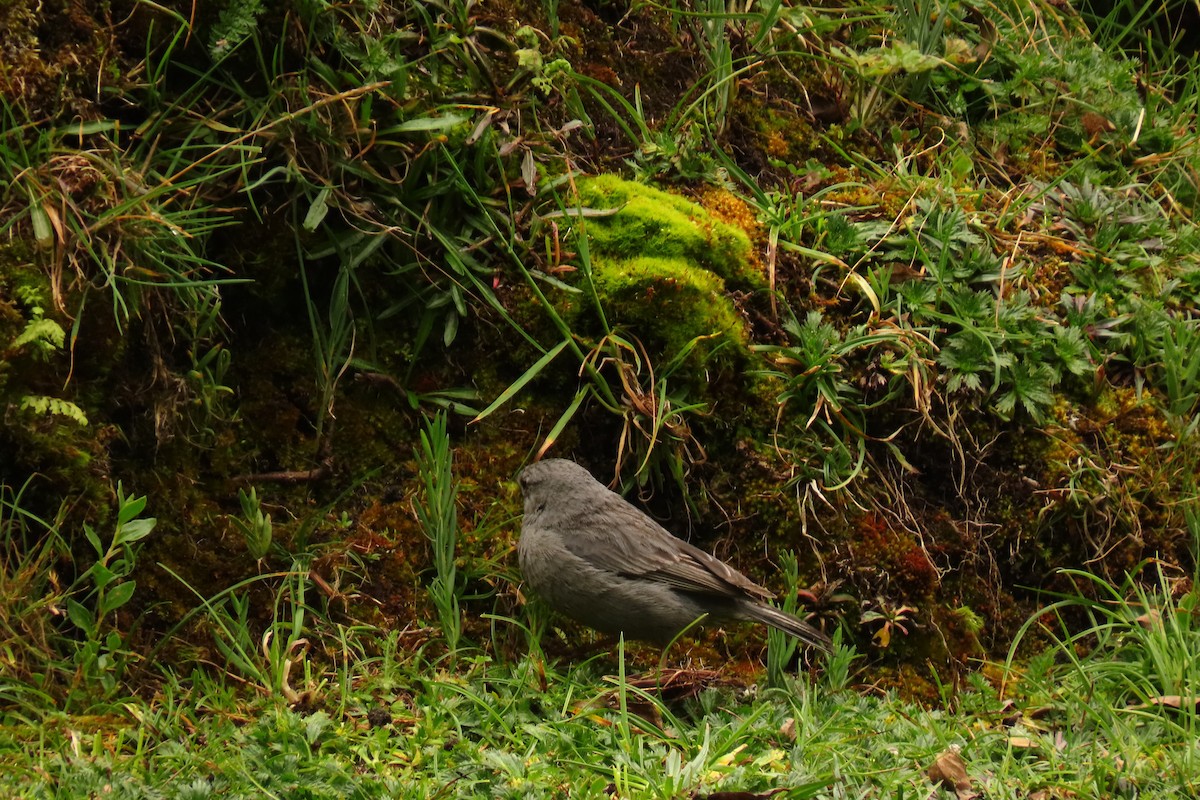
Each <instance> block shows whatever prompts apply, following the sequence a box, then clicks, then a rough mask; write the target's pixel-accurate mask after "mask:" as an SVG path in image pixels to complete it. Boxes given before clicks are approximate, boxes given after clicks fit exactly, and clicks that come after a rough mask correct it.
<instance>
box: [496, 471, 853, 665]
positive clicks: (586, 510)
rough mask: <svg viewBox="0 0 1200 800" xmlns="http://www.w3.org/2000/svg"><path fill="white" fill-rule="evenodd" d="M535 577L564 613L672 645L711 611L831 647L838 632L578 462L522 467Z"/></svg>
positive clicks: (527, 558) (527, 556)
mask: <svg viewBox="0 0 1200 800" xmlns="http://www.w3.org/2000/svg"><path fill="white" fill-rule="evenodd" d="M518 482H519V483H520V484H521V491H522V493H523V494H524V495H525V520H524V523H523V524H522V526H521V541H520V544H518V545H517V555H518V556H519V558H520V562H521V573H522V574H523V575H524V576H525V582H526V583H527V584H529V585H530V586H532V587H533V589H534V591H536V592H537V593H538V594H539V595H540V596H541V597H542V598H543V599H545V601H546V602H547V603H548V604H549V605H550V607H551V608H553V609H554V610H556V611H558V612H560V613H562V614H565V615H566V616H568V617H571V618H572V619H575V620H577V621H579V622H582V623H583V624H584V625H587V626H588V627H591V628H595V629H596V630H599V631H604V632H606V633H624V634H625V637H626V638H628V639H640V640H643V641H649V642H655V643H658V644H665V643H667V642H669V641H671V640H672V639H673V638H674V637H675V636H676V635H677V634H678V633H679V632H680V631H682V630H684V629H685V628H687V627H688V626H689V625H691V624H692V623H693V622H695V621H696V620H697V619H699V618H700V617H701V616H702V615H707V617H706V620H707V621H709V622H722V621H726V620H747V621H751V622H762V623H765V624H767V625H770V626H772V627H774V628H778V629H779V630H781V631H784V632H785V633H788V634H791V635H792V636H795V637H796V638H797V639H799V640H800V641H801V642H803V643H805V644H807V645H812V646H813V647H817V648H820V649H821V650H824V651H828V650H829V638H828V637H827V636H826V635H825V634H823V633H821V632H820V631H818V630H817V629H816V628H814V627H812V626H811V625H809V624H808V623H807V622H805V621H804V620H801V619H798V618H796V617H793V616H792V615H791V614H785V613H784V612H782V611H780V610H779V609H777V608H773V607H771V606H769V605H767V604H766V602H764V601H766V600H768V599H770V598H771V597H772V596H773V595H772V594H771V593H770V592H769V591H767V590H766V589H764V588H763V587H761V586H759V585H758V584H756V583H754V582H753V581H751V580H750V579H749V578H747V577H746V576H745V575H743V574H742V573H740V572H738V571H737V570H735V569H734V568H733V567H731V566H729V565H728V564H726V563H725V562H724V561H721V560H720V559H719V558H716V557H715V556H711V555H709V554H708V553H706V552H704V551H703V550H700V549H699V548H696V547H693V546H692V545H690V544H688V543H687V542H685V541H683V540H681V539H679V538H677V537H675V536H672V535H671V534H670V533H668V532H667V531H666V530H664V529H663V528H662V527H661V526H660V525H659V524H658V523H656V522H655V521H654V520H652V519H650V517H648V516H646V515H645V514H644V513H642V512H641V511H639V510H637V509H636V508H634V507H633V506H631V505H630V504H629V503H627V502H626V501H625V500H624V498H622V497H621V496H620V495H618V494H615V493H614V492H610V491H609V490H608V489H607V488H606V487H605V486H604V485H603V484H601V483H600V482H599V481H597V480H596V479H595V478H593V477H592V476H591V474H590V473H589V472H588V471H587V470H585V469H584V468H583V467H581V466H579V465H578V464H576V463H575V462H573V461H567V460H565V459H561V458H549V459H546V460H545V461H539V462H538V463H536V464H531V465H530V466H528V467H526V468H525V469H524V470H522V472H521V475H520V477H519V478H518Z"/></svg>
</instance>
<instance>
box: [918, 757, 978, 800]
mask: <svg viewBox="0 0 1200 800" xmlns="http://www.w3.org/2000/svg"><path fill="white" fill-rule="evenodd" d="M925 774H926V775H927V776H928V777H929V780H931V781H933V782H934V783H935V784H938V785H941V786H944V787H945V788H947V789H952V790H954V794H956V795H957V796H958V800H971V798H975V797H978V796H979V793H978V792H974V791H971V778H970V777H969V776H968V775H967V765H966V762H964V761H963V760H962V756H960V755H959V754H958V748H956V747H951V748H950V749H948V750H943V751H942V752H941V753H939V754H938V757H937V758H935V759H934V760H933V765H932V766H930V767H929V769H928V770H927V771H926V772H925Z"/></svg>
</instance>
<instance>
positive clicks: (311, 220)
mask: <svg viewBox="0 0 1200 800" xmlns="http://www.w3.org/2000/svg"><path fill="white" fill-rule="evenodd" d="M332 192H333V189H332V188H330V187H328V186H326V187H325V188H324V189H322V190H321V191H319V192H318V193H317V196H316V198H315V199H314V200H313V201H312V204H310V205H309V207H308V213H307V214H305V215H304V223H303V225H304V230H306V231H309V232H310V233H311V232H312V231H315V230H316V229H317V226H318V225H320V224H321V220H323V219H325V215H326V214H328V213H329V195H330V194H331V193H332Z"/></svg>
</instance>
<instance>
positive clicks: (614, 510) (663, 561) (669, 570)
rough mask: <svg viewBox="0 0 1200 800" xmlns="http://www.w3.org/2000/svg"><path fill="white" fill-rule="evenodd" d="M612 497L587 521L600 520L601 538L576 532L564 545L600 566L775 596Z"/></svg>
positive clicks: (691, 586)
mask: <svg viewBox="0 0 1200 800" xmlns="http://www.w3.org/2000/svg"><path fill="white" fill-rule="evenodd" d="M616 499H617V500H618V501H619V502H613V503H604V504H603V507H602V508H601V509H596V508H593V516H592V517H591V522H592V525H595V524H596V523H600V526H601V528H602V529H603V530H604V536H603V538H602V539H592V538H590V537H588V536H586V535H581V534H580V533H576V534H575V535H572V536H566V537H564V540H565V541H566V543H567V548H568V549H570V550H572V551H574V552H575V553H576V554H577V555H579V556H580V557H581V558H584V559H586V560H588V561H590V562H591V563H592V564H594V565H595V566H596V567H599V568H600V569H605V570H608V571H610V572H616V573H618V574H622V575H629V576H637V577H640V578H645V579H647V580H653V581H657V582H659V583H665V584H668V585H670V586H674V587H676V588H678V589H683V590H685V591H689V592H700V593H705V594H715V595H723V596H726V597H752V598H755V599H759V600H766V599H768V598H770V597H773V596H774V595H772V594H771V592H769V591H767V590H766V589H764V588H763V587H761V586H759V585H758V584H757V583H755V582H754V581H752V580H750V579H749V578H747V577H746V576H745V575H743V574H742V573H740V572H738V571H737V570H736V569H734V568H733V567H731V566H729V565H728V564H726V563H725V562H724V561H721V560H720V559H719V558H717V557H715V556H712V555H709V554H708V553H706V552H704V551H703V550H701V549H700V548H698V547H693V546H692V545H690V544H688V543H687V542H685V541H683V540H682V539H679V538H678V537H676V536H672V535H671V534H670V533H668V532H667V531H666V530H665V529H663V528H662V526H660V525H659V524H658V523H656V522H655V521H654V520H652V519H650V517H648V516H646V515H645V514H643V513H642V512H641V511H639V510H638V509H636V508H634V507H633V506H631V505H629V504H628V503H626V502H624V501H623V500H620V498H616ZM596 512H599V513H596ZM589 527H590V526H589Z"/></svg>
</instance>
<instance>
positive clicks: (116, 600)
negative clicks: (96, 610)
mask: <svg viewBox="0 0 1200 800" xmlns="http://www.w3.org/2000/svg"><path fill="white" fill-rule="evenodd" d="M136 586H137V582H136V581H125V582H124V583H118V584H117V585H116V586H114V587H113V590H112V591H111V592H109V593H108V594H106V595H104V597H103V599H102V600H101V601H100V614H101V616H104V615H107V614H109V613H111V612H113V611H116V610H117V609H118V608H120V607H121V606H123V605H125V604H126V603H128V602H129V601H130V599H132V598H133V590H134V589H135V588H136Z"/></svg>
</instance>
